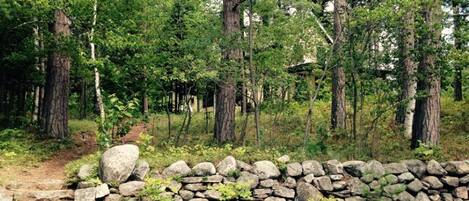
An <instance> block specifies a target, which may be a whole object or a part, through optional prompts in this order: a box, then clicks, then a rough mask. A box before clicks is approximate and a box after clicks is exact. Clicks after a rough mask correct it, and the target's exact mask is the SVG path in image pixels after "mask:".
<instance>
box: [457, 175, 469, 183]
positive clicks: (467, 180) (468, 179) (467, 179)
mask: <svg viewBox="0 0 469 201" xmlns="http://www.w3.org/2000/svg"><path fill="white" fill-rule="evenodd" d="M459 183H461V184H468V183H469V174H468V175H466V176H464V177H461V178H460V179H459Z"/></svg>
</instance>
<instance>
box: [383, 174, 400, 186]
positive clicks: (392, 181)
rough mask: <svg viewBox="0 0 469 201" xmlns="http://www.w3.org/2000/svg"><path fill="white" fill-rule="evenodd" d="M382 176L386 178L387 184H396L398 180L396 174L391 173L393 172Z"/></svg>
mask: <svg viewBox="0 0 469 201" xmlns="http://www.w3.org/2000/svg"><path fill="white" fill-rule="evenodd" d="M384 178H385V179H386V183H388V184H396V183H397V182H398V181H399V179H398V178H397V176H396V175H393V174H388V175H386V176H384Z"/></svg>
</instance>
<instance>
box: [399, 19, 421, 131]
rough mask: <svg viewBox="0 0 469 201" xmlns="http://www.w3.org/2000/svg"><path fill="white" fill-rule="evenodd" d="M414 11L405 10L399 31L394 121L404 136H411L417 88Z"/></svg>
mask: <svg viewBox="0 0 469 201" xmlns="http://www.w3.org/2000/svg"><path fill="white" fill-rule="evenodd" d="M414 18H415V16H414V13H413V12H412V11H406V13H405V16H404V19H403V29H402V33H401V36H400V37H401V65H402V70H401V76H400V77H401V78H402V84H401V94H400V98H399V101H400V102H401V103H402V104H399V105H398V108H397V112H396V122H397V123H398V124H402V125H403V126H404V136H405V137H406V138H408V139H411V138H412V122H413V119H414V110H415V94H416V92H417V91H416V90H417V77H416V75H415V73H416V71H417V65H416V63H415V62H414V59H413V53H412V52H413V51H414V46H415V24H414V20H415V19H414Z"/></svg>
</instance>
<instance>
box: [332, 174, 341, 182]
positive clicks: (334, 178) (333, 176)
mask: <svg viewBox="0 0 469 201" xmlns="http://www.w3.org/2000/svg"><path fill="white" fill-rule="evenodd" d="M329 178H331V180H332V181H340V180H342V179H343V178H344V175H341V174H333V175H329Z"/></svg>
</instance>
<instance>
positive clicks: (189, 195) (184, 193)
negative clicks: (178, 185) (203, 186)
mask: <svg viewBox="0 0 469 201" xmlns="http://www.w3.org/2000/svg"><path fill="white" fill-rule="evenodd" d="M179 195H180V196H181V198H182V199H183V200H190V199H192V198H194V193H193V192H192V191H188V190H180V191H179Z"/></svg>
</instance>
